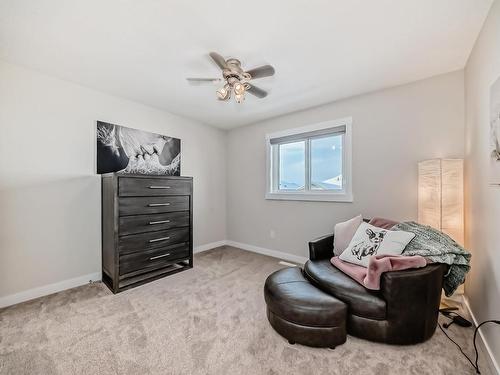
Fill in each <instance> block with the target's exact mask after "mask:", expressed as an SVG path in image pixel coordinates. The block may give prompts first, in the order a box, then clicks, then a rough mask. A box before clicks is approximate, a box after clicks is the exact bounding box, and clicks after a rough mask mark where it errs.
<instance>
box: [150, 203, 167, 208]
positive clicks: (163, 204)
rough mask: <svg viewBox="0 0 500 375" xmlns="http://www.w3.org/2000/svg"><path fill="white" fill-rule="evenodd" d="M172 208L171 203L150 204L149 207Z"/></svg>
mask: <svg viewBox="0 0 500 375" xmlns="http://www.w3.org/2000/svg"><path fill="white" fill-rule="evenodd" d="M159 206H170V203H150V204H148V207H159Z"/></svg>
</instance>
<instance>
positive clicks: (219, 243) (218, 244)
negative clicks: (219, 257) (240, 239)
mask: <svg viewBox="0 0 500 375" xmlns="http://www.w3.org/2000/svg"><path fill="white" fill-rule="evenodd" d="M225 244H226V240H222V241H217V242H211V243H207V244H205V245H200V246H196V247H195V248H194V249H193V253H195V254H196V253H201V252H203V251H207V250H211V249H215V248H216V247H221V246H224V245H225Z"/></svg>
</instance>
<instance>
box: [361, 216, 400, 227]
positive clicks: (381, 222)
mask: <svg viewBox="0 0 500 375" xmlns="http://www.w3.org/2000/svg"><path fill="white" fill-rule="evenodd" d="M368 224H371V225H373V226H376V227H379V228H382V229H391V228H392V227H393V226H394V225H397V224H399V222H398V221H394V220H391V219H384V218H383V217H374V218H373V219H371V220H370V221H369V222H368Z"/></svg>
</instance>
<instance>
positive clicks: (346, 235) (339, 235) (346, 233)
mask: <svg viewBox="0 0 500 375" xmlns="http://www.w3.org/2000/svg"><path fill="white" fill-rule="evenodd" d="M362 222H363V217H362V216H361V215H359V216H356V217H353V218H352V219H350V220H347V221H344V222H342V223H338V224H337V225H335V229H334V231H333V233H334V235H335V237H334V238H333V254H335V256H339V255H340V254H342V252H343V251H344V250H345V249H347V246H349V243H350V242H351V240H352V238H353V237H354V233H356V230H357V229H358V227H359V226H360V225H361V223H362Z"/></svg>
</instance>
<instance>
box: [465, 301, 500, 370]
mask: <svg viewBox="0 0 500 375" xmlns="http://www.w3.org/2000/svg"><path fill="white" fill-rule="evenodd" d="M463 299H464V304H465V307H467V310H468V311H469V314H470V316H471V317H472V320H473V321H474V326H476V327H477V326H478V324H479V322H478V321H477V319H476V316H475V315H474V313H473V312H472V310H471V308H470V305H469V300H468V299H467V297H465V296H464V297H463ZM483 327H484V326H483ZM483 327H481V328H480V329H479V337H480V339H481V341H482V344H483V347H484V348H486V352H487V353H488V356H489V359H488V360H487V361H488V362H489V363H490V364H491V365H492V366H493V369H494V370H495V371H496V373H497V375H500V366H498V362H497V360H496V358H495V356H494V355H493V351H492V350H491V347H490V346H489V345H488V341H486V338H485V337H484V335H483V331H482V329H483ZM495 328H496V327H495ZM490 367H491V366H490ZM493 369H492V370H493Z"/></svg>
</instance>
